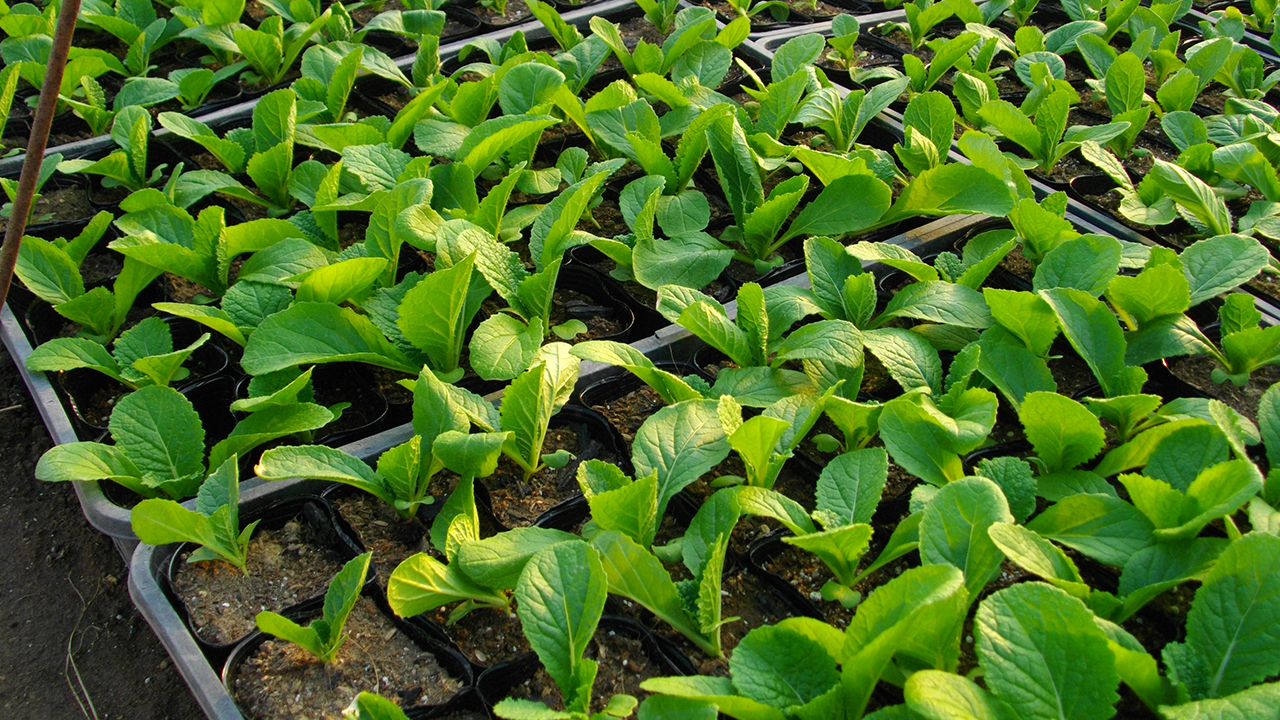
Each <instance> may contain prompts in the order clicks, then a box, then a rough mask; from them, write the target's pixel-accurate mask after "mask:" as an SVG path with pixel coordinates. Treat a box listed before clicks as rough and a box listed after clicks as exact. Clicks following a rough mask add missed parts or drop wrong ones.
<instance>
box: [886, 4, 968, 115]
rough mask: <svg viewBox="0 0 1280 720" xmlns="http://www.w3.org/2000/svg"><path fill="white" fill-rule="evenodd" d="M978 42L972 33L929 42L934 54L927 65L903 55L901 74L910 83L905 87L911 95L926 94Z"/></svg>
mask: <svg viewBox="0 0 1280 720" xmlns="http://www.w3.org/2000/svg"><path fill="white" fill-rule="evenodd" d="M908 7H910V6H908ZM934 7H937V5H934ZM980 40H981V37H979V36H978V34H977V33H972V32H966V33H961V34H959V35H957V36H955V37H953V38H951V39H949V40H942V39H938V40H932V41H930V42H929V47H930V48H932V49H933V51H934V54H933V58H932V59H931V60H930V61H929V64H927V65H926V64H925V63H924V62H923V61H922V60H920V58H917V57H916V56H915V55H911V54H907V55H903V56H902V68H903V72H904V74H905V75H906V76H907V78H908V79H909V80H910V81H911V83H910V85H908V86H907V87H908V90H909V91H910V92H911V93H913V94H914V93H922V92H927V91H928V90H929V89H931V88H932V87H933V86H934V85H936V84H937V83H938V81H939V80H941V79H942V78H943V77H944V76H945V75H946V74H947V73H948V72H950V71H951V69H952V68H953V67H956V65H957V63H960V62H961V58H964V57H965V56H966V54H967V53H968V52H969V51H970V50H972V49H973V47H974V46H975V45H977V44H978V42H979V41H980ZM908 58H909V59H908Z"/></svg>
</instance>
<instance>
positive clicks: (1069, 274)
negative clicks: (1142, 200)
mask: <svg viewBox="0 0 1280 720" xmlns="http://www.w3.org/2000/svg"><path fill="white" fill-rule="evenodd" d="M1120 255H1121V248H1120V242H1119V241H1118V240H1116V239H1115V238H1110V237H1104V236H1102V235H1082V236H1080V237H1078V238H1075V239H1073V240H1067V241H1065V242H1063V243H1062V244H1060V245H1058V246H1057V247H1055V248H1054V249H1052V250H1050V251H1049V253H1048V254H1047V255H1045V256H1044V260H1042V261H1041V262H1040V265H1039V266H1038V267H1037V268H1036V274H1035V280H1034V284H1033V285H1034V289H1035V290H1036V291H1037V292H1038V291H1040V290H1048V289H1050V288H1075V289H1076V290H1083V291H1084V292H1087V293H1089V294H1090V295H1092V296H1094V297H1098V296H1100V295H1102V292H1103V291H1104V290H1106V289H1107V284H1108V283H1110V282H1111V279H1112V278H1114V277H1116V273H1117V272H1119V270H1120Z"/></svg>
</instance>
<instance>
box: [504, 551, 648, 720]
mask: <svg viewBox="0 0 1280 720" xmlns="http://www.w3.org/2000/svg"><path fill="white" fill-rule="evenodd" d="M607 595H608V591H607V578H606V575H605V569H604V566H603V565H602V564H601V562H600V555H599V553H597V552H596V550H595V548H593V547H591V546H590V545H587V544H586V543H573V542H566V543H560V544H558V545H552V546H551V547H548V548H544V549H542V550H540V551H538V553H537V554H536V555H534V556H533V557H531V558H530V559H529V562H528V563H526V564H525V566H524V570H523V571H522V572H521V573H520V580H519V582H517V583H516V591H515V597H516V601H517V603H516V614H517V615H519V616H520V625H521V627H522V628H523V629H524V635H525V637H526V638H527V639H528V640H529V645H530V646H531V647H532V648H533V650H534V652H536V653H537V654H538V659H539V660H541V661H542V667H543V668H544V669H546V671H547V674H548V675H550V676H551V679H552V681H554V682H555V684H556V687H558V688H560V697H561V698H562V700H563V701H564V712H563V713H556V712H555V711H552V710H550V709H549V708H547V707H546V706H545V705H543V704H542V703H539V702H535V701H532V700H516V699H513V698H508V699H506V700H503V701H502V702H500V703H498V704H497V705H496V706H494V708H493V711H494V713H496V714H497V715H498V716H499V717H504V718H513V719H514V720H520V719H522V718H528V717H530V716H540V715H541V714H545V713H552V714H553V716H554V717H558V718H564V720H606V718H625V717H629V716H630V715H631V711H632V710H633V709H634V708H635V706H636V699H635V698H634V697H631V696H630V695H614V696H613V697H611V698H610V699H609V704H608V706H607V707H606V708H605V710H604V711H602V712H599V713H594V714H589V713H591V691H592V686H593V685H594V684H595V679H596V672H597V670H598V669H599V668H598V665H597V663H596V661H594V660H590V659H587V658H584V657H583V653H584V652H586V649H587V644H588V643H589V642H590V641H591V638H592V637H593V636H594V635H595V632H596V627H597V626H598V624H599V622H600V616H601V615H602V614H603V613H604V601H605V598H606V596H607Z"/></svg>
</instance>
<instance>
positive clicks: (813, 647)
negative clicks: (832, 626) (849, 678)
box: [729, 626, 840, 710]
mask: <svg viewBox="0 0 1280 720" xmlns="http://www.w3.org/2000/svg"><path fill="white" fill-rule="evenodd" d="M779 658H792V659H794V660H797V661H798V662H797V661H793V662H778V660H779ZM801 659H803V660H801ZM729 672H730V673H731V674H732V676H733V684H734V687H736V688H738V690H739V692H741V693H742V694H743V695H745V696H746V697H748V698H750V699H752V700H755V701H756V702H759V703H763V704H765V705H769V706H771V707H775V708H778V709H781V710H786V709H790V708H797V707H800V706H803V705H807V704H808V703H810V702H811V701H813V700H815V699H817V698H818V697H821V696H822V695H824V694H826V693H827V692H828V691H829V690H831V689H832V688H834V687H836V686H837V685H838V684H839V682H840V673H839V672H838V671H837V670H836V658H834V657H831V655H830V654H828V653H827V652H826V651H825V650H824V649H823V647H822V645H820V644H819V643H818V642H817V641H815V640H813V639H811V638H809V637H808V636H806V635H804V634H802V633H799V632H796V631H794V630H790V629H787V628H785V627H778V626H764V627H759V628H755V629H753V630H752V631H751V632H749V633H747V636H746V637H744V638H743V639H742V642H740V643H738V647H737V648H735V649H734V652H733V656H732V657H731V658H730V659H729Z"/></svg>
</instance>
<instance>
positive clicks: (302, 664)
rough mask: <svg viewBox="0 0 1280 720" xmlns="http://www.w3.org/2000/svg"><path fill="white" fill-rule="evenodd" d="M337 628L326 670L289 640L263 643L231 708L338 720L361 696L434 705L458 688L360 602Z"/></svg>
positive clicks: (287, 718)
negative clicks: (340, 631)
mask: <svg viewBox="0 0 1280 720" xmlns="http://www.w3.org/2000/svg"><path fill="white" fill-rule="evenodd" d="M344 631H345V633H346V640H345V641H344V642H343V643H342V646H341V647H340V648H339V649H338V656H337V657H336V658H335V659H334V661H333V662H332V663H330V664H329V665H327V666H326V665H325V664H324V663H322V662H320V660H318V659H317V658H316V657H315V656H313V655H311V654H310V653H309V652H307V651H306V650H303V649H302V648H300V647H298V646H297V645H294V644H293V643H290V642H285V641H282V640H268V641H266V642H264V643H263V644H262V645H261V646H260V647H259V648H258V651H257V652H256V653H254V655H253V656H252V657H251V658H249V659H248V660H247V661H245V664H244V665H243V666H242V667H241V668H240V672H239V674H238V675H237V676H236V680H235V686H234V695H235V698H236V702H237V704H239V705H240V708H241V709H242V710H243V711H245V713H246V714H247V715H248V716H249V717H251V718H271V719H272V720H322V719H323V720H339V718H341V716H342V711H343V709H345V708H346V707H347V706H348V705H350V704H351V701H352V700H354V699H355V696H356V695H357V694H359V693H360V692H361V691H368V692H376V693H379V694H381V695H383V696H385V697H387V698H390V699H392V700H394V701H396V702H398V703H399V704H401V705H402V706H406V707H413V706H417V705H438V704H440V703H442V702H444V701H446V700H448V699H449V698H451V697H452V696H453V695H454V694H456V693H457V692H458V691H459V690H460V689H462V685H461V684H460V683H459V682H458V681H457V680H455V679H453V678H451V677H449V676H448V674H446V673H445V672H444V670H443V669H442V668H441V667H440V665H439V663H438V662H437V661H436V659H435V657H434V656H432V655H431V654H430V653H427V652H425V651H424V650H423V649H422V648H420V647H418V646H417V645H416V644H414V642H413V641H412V640H410V639H409V638H408V637H407V636H406V635H404V633H402V632H400V631H399V630H398V629H397V628H396V626H395V624H394V623H393V622H392V621H391V619H390V618H388V617H387V616H385V615H383V614H382V613H380V612H379V611H378V608H377V606H376V605H374V603H373V601H372V600H369V599H368V598H361V599H360V600H359V602H357V603H356V607H355V609H354V610H353V611H352V612H351V615H350V617H348V618H347V625H346V627H345V628H344Z"/></svg>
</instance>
